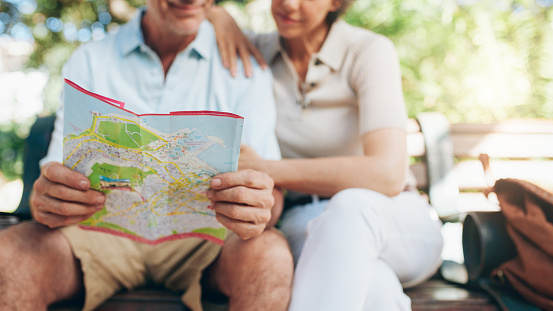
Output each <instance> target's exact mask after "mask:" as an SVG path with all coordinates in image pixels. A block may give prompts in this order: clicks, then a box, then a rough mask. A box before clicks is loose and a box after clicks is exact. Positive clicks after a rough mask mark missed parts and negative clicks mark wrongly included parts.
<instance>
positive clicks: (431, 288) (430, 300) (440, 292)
mask: <svg viewBox="0 0 553 311" xmlns="http://www.w3.org/2000/svg"><path fill="white" fill-rule="evenodd" d="M405 293H406V294H407V296H409V298H411V304H412V309H413V310H443V311H456V310H479V311H498V310H499V308H498V307H497V306H496V304H495V302H494V301H493V299H492V298H491V297H490V296H489V295H487V294H486V293H484V292H480V291H476V290H469V289H466V288H463V287H460V286H456V285H452V284H450V283H447V282H445V281H442V280H429V281H427V282H425V283H423V284H420V285H418V286H416V287H413V288H408V289H406V290H405Z"/></svg>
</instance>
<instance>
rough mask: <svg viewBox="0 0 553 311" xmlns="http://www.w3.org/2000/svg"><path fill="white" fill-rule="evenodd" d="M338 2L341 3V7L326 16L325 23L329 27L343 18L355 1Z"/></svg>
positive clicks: (341, 0) (343, 0)
mask: <svg viewBox="0 0 553 311" xmlns="http://www.w3.org/2000/svg"><path fill="white" fill-rule="evenodd" d="M337 1H340V6H339V7H338V9H336V11H334V12H328V14H327V15H326V19H325V21H326V23H327V24H328V25H332V24H333V23H334V22H335V21H336V20H337V19H338V17H340V16H342V14H344V13H345V12H346V11H347V10H348V9H349V8H350V7H351V5H352V4H353V2H355V0H337Z"/></svg>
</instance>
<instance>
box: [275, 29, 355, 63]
mask: <svg viewBox="0 0 553 311" xmlns="http://www.w3.org/2000/svg"><path fill="white" fill-rule="evenodd" d="M345 24H346V22H344V21H343V20H340V19H339V20H337V21H335V22H334V23H333V24H332V26H331V27H330V30H329V32H328V35H327V36H326V39H325V41H324V42H323V46H322V47H321V50H320V51H319V53H317V55H316V57H317V59H318V60H319V61H321V62H322V63H324V64H326V65H327V66H329V67H330V68H331V69H332V70H334V71H337V70H339V69H340V67H341V66H342V62H343V61H344V58H345V55H346V52H347V44H346V40H345V37H344V34H345V31H344V29H343V28H344V26H345ZM268 45H269V46H267V47H266V48H267V49H268V50H269V51H270V54H268V58H267V60H268V61H269V63H272V62H274V61H275V58H276V57H277V55H279V54H281V53H283V52H284V51H285V50H284V47H283V46H282V39H281V37H279V36H276V38H274V39H273V40H270V41H269V42H268Z"/></svg>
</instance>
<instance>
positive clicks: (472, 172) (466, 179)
mask: <svg viewBox="0 0 553 311" xmlns="http://www.w3.org/2000/svg"><path fill="white" fill-rule="evenodd" d="M490 170H491V184H493V183H494V181H495V180H496V179H501V178H519V179H527V180H532V179H534V180H535V179H540V178H542V179H545V178H551V176H553V161H548V160H532V161H522V160H498V159H495V160H494V159H492V160H491V161H490ZM411 171H412V172H413V174H414V175H415V178H416V180H417V188H418V189H425V187H426V186H427V179H426V164H424V163H416V164H413V165H411ZM454 172H455V176H456V180H457V184H458V186H459V190H460V191H467V190H480V191H482V190H484V189H485V188H487V187H489V186H490V182H489V181H488V180H487V177H486V175H485V174H484V169H483V168H482V164H481V163H480V161H478V160H466V161H460V162H458V163H456V164H455V166H454Z"/></svg>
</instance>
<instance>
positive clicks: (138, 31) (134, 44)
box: [118, 7, 146, 56]
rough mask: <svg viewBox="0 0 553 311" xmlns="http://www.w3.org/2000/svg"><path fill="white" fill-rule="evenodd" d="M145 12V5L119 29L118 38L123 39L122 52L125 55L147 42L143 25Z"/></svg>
mask: <svg viewBox="0 0 553 311" xmlns="http://www.w3.org/2000/svg"><path fill="white" fill-rule="evenodd" d="M145 12H146V8H145V7H141V8H139V9H138V10H137V13H136V15H135V16H134V17H133V18H132V19H131V20H130V21H128V22H127V23H126V24H125V25H124V26H121V28H120V29H119V36H118V37H119V38H118V39H119V40H121V45H120V46H121V52H122V53H123V55H125V56H127V55H128V54H130V53H131V52H132V51H134V50H136V49H137V48H139V47H140V46H141V45H143V44H145V43H144V36H143V34H142V25H141V24H142V16H144V13H145Z"/></svg>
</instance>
